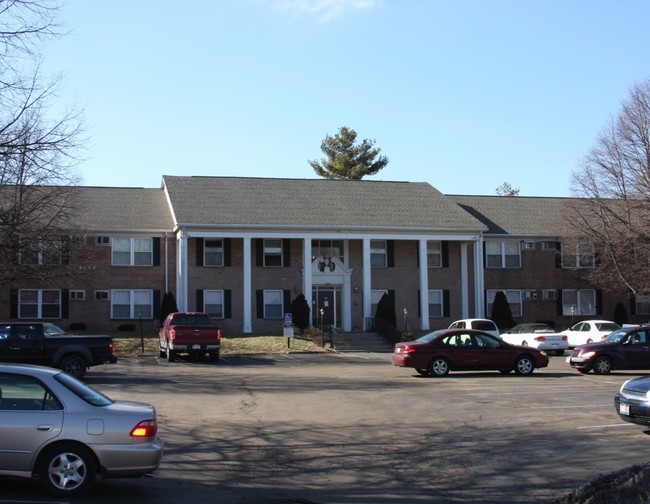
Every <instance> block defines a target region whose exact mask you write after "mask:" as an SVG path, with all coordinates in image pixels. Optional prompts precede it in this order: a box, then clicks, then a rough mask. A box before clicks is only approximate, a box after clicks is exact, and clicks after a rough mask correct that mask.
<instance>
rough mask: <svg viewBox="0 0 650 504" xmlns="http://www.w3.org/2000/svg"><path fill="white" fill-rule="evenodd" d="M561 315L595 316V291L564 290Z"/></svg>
mask: <svg viewBox="0 0 650 504" xmlns="http://www.w3.org/2000/svg"><path fill="white" fill-rule="evenodd" d="M562 315H579V316H586V315H596V291H595V289H564V290H563V291H562Z"/></svg>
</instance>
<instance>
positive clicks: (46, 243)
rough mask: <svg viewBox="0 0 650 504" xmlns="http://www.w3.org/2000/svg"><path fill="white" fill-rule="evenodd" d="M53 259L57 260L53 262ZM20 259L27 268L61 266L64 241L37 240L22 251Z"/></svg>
mask: <svg viewBox="0 0 650 504" xmlns="http://www.w3.org/2000/svg"><path fill="white" fill-rule="evenodd" d="M53 251H54V253H52V252H53ZM53 257H54V258H55V259H56V260H54V261H52V260H51V259H52V258H53ZM18 259H19V263H20V264H24V265H26V266H60V265H61V264H63V240H62V239H53V240H43V239H40V240H36V241H35V242H33V243H31V244H28V245H26V246H25V248H24V250H21V251H20V253H19V255H18Z"/></svg>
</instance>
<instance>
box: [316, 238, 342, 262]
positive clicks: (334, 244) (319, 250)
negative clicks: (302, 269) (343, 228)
mask: <svg viewBox="0 0 650 504" xmlns="http://www.w3.org/2000/svg"><path fill="white" fill-rule="evenodd" d="M319 257H327V258H329V259H333V258H337V259H338V260H339V261H341V262H342V263H345V242H344V241H343V240H312V241H311V258H312V261H313V260H315V259H317V258H319Z"/></svg>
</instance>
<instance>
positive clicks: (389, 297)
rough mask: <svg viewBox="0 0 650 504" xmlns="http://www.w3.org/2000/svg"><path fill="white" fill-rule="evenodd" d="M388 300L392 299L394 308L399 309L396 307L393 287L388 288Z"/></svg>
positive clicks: (391, 302)
mask: <svg viewBox="0 0 650 504" xmlns="http://www.w3.org/2000/svg"><path fill="white" fill-rule="evenodd" d="M388 300H389V301H390V304H391V305H392V307H393V309H395V310H396V311H397V309H396V308H395V291H394V290H392V289H388Z"/></svg>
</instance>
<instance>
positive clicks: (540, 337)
mask: <svg viewBox="0 0 650 504" xmlns="http://www.w3.org/2000/svg"><path fill="white" fill-rule="evenodd" d="M535 341H546V336H535Z"/></svg>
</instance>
